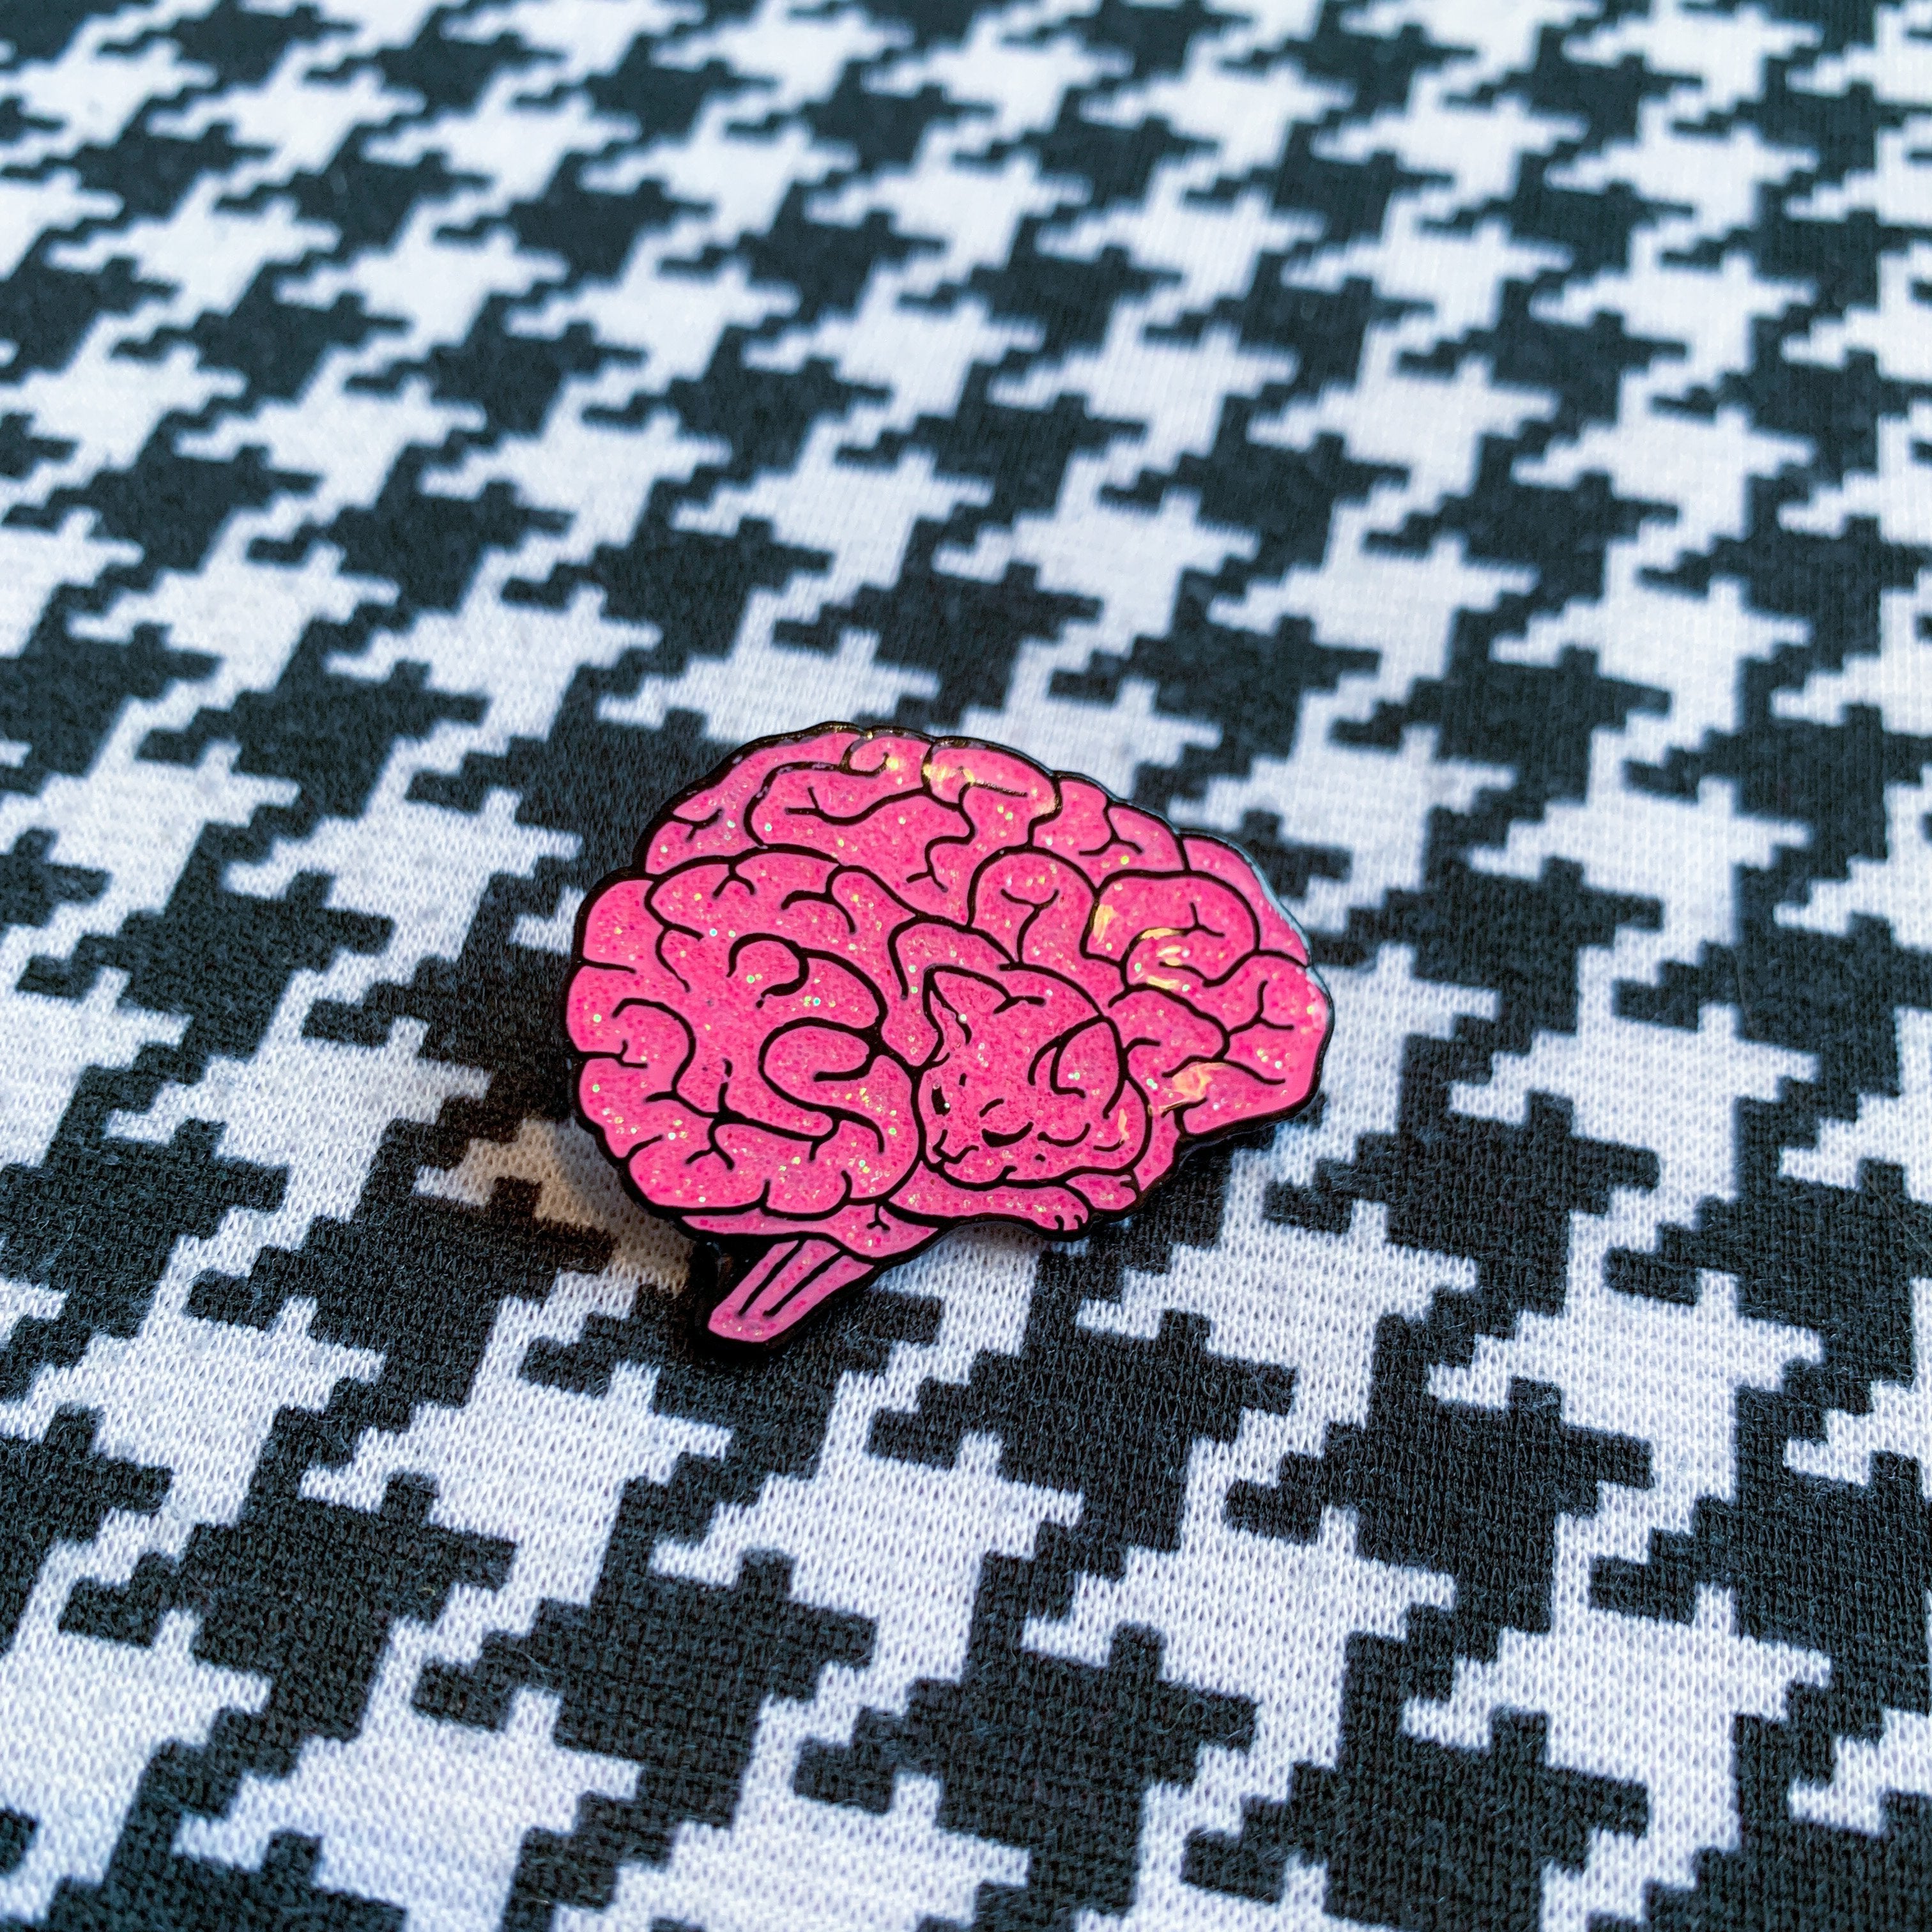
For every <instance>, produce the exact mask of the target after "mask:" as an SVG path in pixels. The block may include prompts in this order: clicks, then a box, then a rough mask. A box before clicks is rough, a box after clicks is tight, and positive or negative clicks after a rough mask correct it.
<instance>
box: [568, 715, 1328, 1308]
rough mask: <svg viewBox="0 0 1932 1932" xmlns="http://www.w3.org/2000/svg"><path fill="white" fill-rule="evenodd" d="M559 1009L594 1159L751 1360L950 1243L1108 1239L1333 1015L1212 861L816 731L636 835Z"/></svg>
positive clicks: (773, 749) (1131, 828)
mask: <svg viewBox="0 0 1932 1932" xmlns="http://www.w3.org/2000/svg"><path fill="white" fill-rule="evenodd" d="M564 1004H565V1023H566V1025H567V1027H568V1031H569V1034H570V1039H571V1045H572V1046H573V1047H574V1049H576V1052H577V1055H579V1056H580V1061H581V1064H580V1067H579V1069H578V1073H577V1106H578V1109H579V1111H580V1115H581V1116H582V1118H583V1121H584V1123H585V1124H586V1126H587V1127H589V1129H590V1130H591V1132H592V1133H593V1134H594V1135H595V1136H596V1138H597V1139H598V1143H599V1145H601V1147H602V1148H603V1149H604V1152H605V1153H606V1154H607V1155H608V1156H609V1157H610V1159H611V1160H613V1161H614V1162H615V1163H616V1164H617V1165H618V1166H619V1167H620V1168H621V1169H622V1171H623V1173H624V1175H625V1178H627V1180H628V1182H629V1184H630V1185H631V1187H632V1188H633V1189H634V1190H635V1191H636V1192H637V1194H638V1195H639V1196H640V1197H641V1198H642V1199H643V1201H644V1202H646V1205H649V1207H651V1208H653V1209H655V1211H657V1212H658V1213H659V1214H666V1215H668V1216H670V1217H672V1218H673V1220H676V1221H677V1222H679V1223H681V1224H682V1226H684V1227H685V1229H687V1230H688V1231H689V1232H691V1233H692V1234H694V1235H697V1236H699V1237H700V1238H705V1239H707V1240H709V1241H723V1242H728V1243H729V1244H730V1248H731V1251H732V1252H733V1254H734V1256H744V1255H749V1256H751V1259H748V1261H745V1262H743V1263H742V1265H741V1266H740V1267H739V1270H738V1271H737V1273H736V1276H735V1278H733V1279H731V1280H730V1281H729V1283H728V1285H727V1291H726V1292H725V1294H724V1298H723V1299H722V1300H721V1301H719V1302H718V1304H717V1306H716V1307H715V1308H714V1309H713V1310H712V1313H711V1315H710V1318H709V1326H710V1328H711V1331H712V1333H713V1334H715V1335H717V1336H718V1337H721V1338H724V1339H725V1340H731V1341H736V1342H746V1343H762V1342H769V1341H772V1340H775V1338H776V1337H778V1336H780V1335H781V1334H784V1332H785V1331H787V1329H789V1328H792V1327H793V1325H795V1324H796V1323H797V1322H799V1321H801V1320H802V1319H803V1318H804V1317H805V1316H806V1315H808V1313H810V1312H811V1310H813V1309H814V1308H815V1307H817V1306H818V1305H819V1304H820V1303H821V1302H823V1301H825V1300H826V1298H827V1297H828V1296H830V1295H835V1294H836V1293H837V1292H838V1291H839V1290H840V1289H844V1288H849V1287H851V1286H854V1285H855V1284H856V1283H860V1282H863V1281H866V1280H869V1279H870V1278H871V1277H873V1276H874V1275H875V1274H877V1273H879V1272H880V1270H882V1269H883V1268H889V1267H891V1266H892V1265H895V1263H898V1262H904V1261H907V1260H909V1259H910V1258H911V1257H912V1256H914V1255H916V1254H917V1253H919V1251H920V1250H922V1249H923V1248H925V1247H928V1246H929V1245H930V1244H932V1242H933V1241H936V1240H938V1238H939V1237H940V1236H941V1235H943V1234H944V1233H945V1232H947V1230H949V1229H953V1228H956V1227H960V1226H964V1225H965V1224H966V1223H968V1222H973V1221H988V1220H995V1221H1016V1222H1020V1223H1025V1225H1026V1226H1029V1227H1033V1228H1037V1229H1041V1230H1043V1232H1046V1233H1047V1234H1049V1235H1059V1236H1067V1235H1074V1234H1077V1233H1078V1232H1080V1231H1081V1230H1082V1229H1085V1228H1087V1227H1088V1226H1090V1225H1091V1223H1094V1221H1096V1220H1100V1219H1102V1218H1104V1217H1112V1216H1116V1215H1120V1214H1127V1213H1130V1212H1131V1211H1133V1209H1134V1208H1136V1207H1138V1206H1139V1205H1140V1204H1141V1202H1142V1200H1143V1199H1145V1196H1146V1195H1147V1193H1148V1190H1150V1189H1151V1188H1152V1187H1154V1186H1156V1185H1157V1184H1158V1183H1159V1182H1160V1181H1162V1180H1163V1179H1165V1178H1166V1176H1167V1175H1169V1174H1171V1173H1172V1172H1173V1170H1174V1168H1175V1163H1177V1162H1178V1160H1180V1158H1181V1156H1182V1155H1183V1154H1184V1153H1185V1152H1186V1151H1187V1149H1188V1148H1190V1147H1193V1146H1195V1145H1199V1143H1200V1142H1203V1141H1207V1140H1211V1139H1214V1137H1215V1136H1218V1135H1221V1134H1224V1133H1229V1132H1230V1131H1231V1130H1235V1129H1238V1128H1243V1127H1254V1126H1256V1125H1258V1124H1262V1123H1265V1122H1268V1121H1277V1120H1280V1119H1281V1118H1283V1117H1284V1116H1286V1115H1289V1114H1292V1112H1295V1109H1298V1107H1300V1106H1302V1105H1303V1104H1304V1103H1305V1102H1306V1101H1307V1099H1308V1098H1309V1097H1310V1094H1313V1092H1314V1091H1315V1086H1316V1080H1317V1078H1318V1077H1319V1073H1320V1069H1321V1063H1322V1051H1323V1049H1324V1048H1325V1046H1326V1045H1327V1043H1328V1032H1329V1022H1330V1010H1329V1004H1328V995H1327V994H1326V992H1325V991H1324V989H1323V988H1322V983H1321V982H1320V980H1319V979H1318V978H1317V977H1316V975H1315V974H1314V972H1313V970H1312V969H1311V968H1310V965H1309V964H1308V950H1307V946H1306V945H1305V944H1304V941H1303V939H1302V937H1301V933H1300V932H1298V930H1297V929H1296V927H1295V924H1294V922H1293V921H1292V920H1291V919H1289V916H1288V915H1287V914H1286V913H1284V912H1283V910H1281V908H1280V907H1279V906H1278V905H1277V904H1276V903H1275V901H1274V898H1273V897H1272V896H1271V894H1270V893H1269V892H1268V888H1267V886H1265V884H1264V883H1262V880H1261V879H1260V877H1259V876H1258V875H1257V874H1256V871H1255V869H1254V868H1253V865H1250V862H1248V860H1247V859H1245V858H1244V857H1243V856H1242V855H1241V853H1239V852H1238V851H1236V850H1235V849H1234V847H1232V846H1229V845H1226V844H1223V843H1222V842H1221V841H1220V840H1219V839H1216V838H1206V837H1204V836H1202V835H1199V834H1197V833H1193V832H1179V831H1177V830H1175V829H1173V828H1172V827H1171V826H1169V825H1167V824H1166V823H1164V822H1163V820H1160V819H1159V818H1157V817H1154V814H1152V813H1151V812H1148V811H1142V810H1141V809H1139V808H1138V807H1136V806H1134V805H1127V804H1124V803H1123V802H1121V800H1119V799H1116V798H1115V797H1113V796H1112V795H1111V794H1110V793H1107V792H1106V791H1103V790H1102V789H1101V788H1100V786H1098V785H1097V784H1094V783H1093V782H1092V781H1091V780H1088V779H1086V778H1074V777H1070V776H1068V775H1066V774H1065V773H1063V772H1049V771H1046V770H1044V769H1042V768H1041V767H1040V766H1038V765H1036V764H1034V763H1033V762H1032V761H1031V760H1030V759H1027V758H1023V757H1020V756H1019V754H1017V753H1016V752H1013V751H1005V750H1002V749H1001V748H999V747H998V746H997V745H986V744H982V743H980V742H977V741H976V740H974V739H970V738H938V739H935V738H926V737H921V736H916V735H915V734H913V733H910V732H907V731H894V730H873V731H865V730H856V729H854V728H853V727H850V726H847V725H832V724H827V725H822V726H820V727H819V728H817V730H813V731H809V732H805V733H801V734H799V735H798V736H792V737H784V738H769V739H760V740H759V741H758V742H756V743H754V744H751V745H746V746H745V748H743V749H742V751H739V752H738V753H736V754H735V755H734V756H733V757H731V758H730V759H729V760H727V761H726V763H724V764H723V765H722V766H720V767H719V768H718V769H717V770H716V771H715V772H712V775H710V776H709V778H706V779H705V780H704V781H703V783H702V784H699V785H697V787H694V789H692V790H689V791H687V792H685V793H683V794H682V796H680V797H679V798H677V799H674V800H673V801H672V802H671V803H670V805H667V806H666V807H665V808H664V811H662V812H661V814H659V815H658V817H657V819H656V820H655V822H654V823H652V826H651V827H650V829H649V831H648V832H646V834H645V835H644V837H643V840H642V841H640V844H639V845H638V847H637V853H636V858H635V862H634V866H633V868H632V869H631V870H630V871H626V872H622V873H619V874H615V875H613V877H610V878H607V879H606V880H604V881H603V883H601V885H599V886H598V887H597V889H596V890H595V892H592V894H591V895H590V896H589V898H588V899H587V900H586V902H585V904H584V907H583V911H582V913H581V914H580V916H579V919H578V921H577V945H576V951H575V957H574V961H573V965H572V970H571V975H570V979H569V982H568V986H567V987H566V989H565V996H564ZM760 1244H762V1245H760Z"/></svg>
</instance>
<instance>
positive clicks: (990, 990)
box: [926, 966, 1010, 1040]
mask: <svg viewBox="0 0 1932 1932" xmlns="http://www.w3.org/2000/svg"><path fill="white" fill-rule="evenodd" d="M1008 1004H1010V1002H1009V1001H1008V1000H1007V996H1006V995H1005V994H1004V992H1001V989H999V987H998V986H996V985H995V983H994V982H993V981H992V980H983V979H982V978H981V977H980V975H979V974H977V973H962V972H959V971H955V970H954V969H953V968H951V967H949V966H942V967H941V968H938V970H937V971H935V972H934V973H933V974H932V977H930V978H929V980H927V981H926V1009H927V1011H928V1012H929V1013H931V1014H932V1016H933V1018H934V1019H935V1022H937V1021H938V1019H939V1017H940V1016H941V1015H942V1014H950V1015H951V1016H952V1018H953V1022H954V1024H955V1025H956V1026H957V1027H958V1028H959V1031H960V1032H961V1033H962V1034H964V1035H965V1037H966V1038H967V1039H968V1040H971V1038H972V1037H973V1036H974V1034H975V1033H976V1032H977V1031H978V1030H979V1028H981V1027H982V1026H983V1025H986V1022H988V1021H989V1020H990V1019H992V1018H993V1016H995V1014H996V1013H999V1012H1000V1011H1001V1010H1002V1009H1003V1008H1004V1007H1006V1006H1007V1005H1008Z"/></svg>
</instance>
